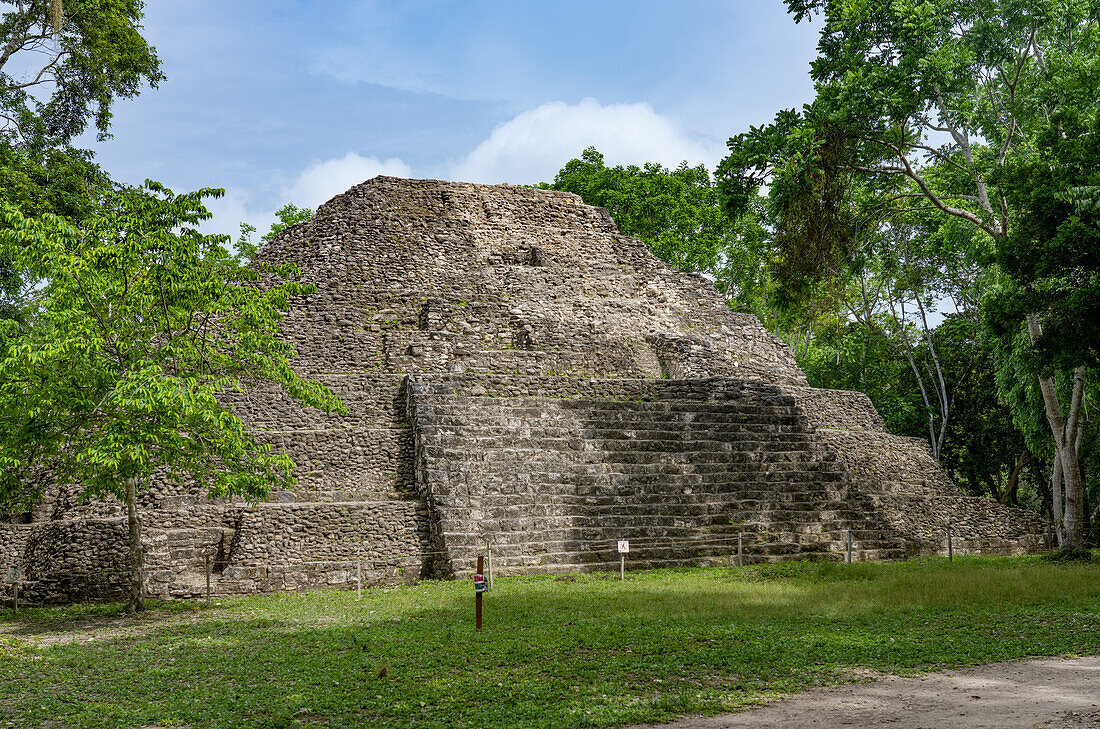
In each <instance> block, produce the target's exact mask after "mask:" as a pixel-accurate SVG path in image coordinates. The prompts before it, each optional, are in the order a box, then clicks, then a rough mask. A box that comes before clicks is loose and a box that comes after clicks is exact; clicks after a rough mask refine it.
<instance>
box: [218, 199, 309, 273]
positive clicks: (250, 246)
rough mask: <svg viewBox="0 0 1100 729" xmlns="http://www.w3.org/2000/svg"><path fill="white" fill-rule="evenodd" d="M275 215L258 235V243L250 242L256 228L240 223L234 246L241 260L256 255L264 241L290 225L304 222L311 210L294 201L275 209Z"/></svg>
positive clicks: (251, 258)
mask: <svg viewBox="0 0 1100 729" xmlns="http://www.w3.org/2000/svg"><path fill="white" fill-rule="evenodd" d="M275 217H276V220H275V222H274V223H272V224H271V228H270V229H269V230H268V231H267V232H266V233H264V234H263V235H262V236H261V237H260V243H259V245H257V244H255V243H253V242H252V234H253V233H255V232H256V228H255V227H254V226H252V225H249V224H248V223H241V234H240V236H239V237H238V238H237V242H236V246H235V247H236V249H237V254H238V255H239V256H240V258H241V260H242V261H244V262H246V263H247V262H249V261H252V260H253V259H254V258H255V257H256V252H257V251H258V250H259V249H260V246H262V245H263V244H264V243H267V242H269V241H270V240H271V239H272V238H274V237H275V236H276V235H278V234H279V233H282V232H283V231H284V230H286V229H287V228H289V227H290V226H292V225H297V224H298V223H304V222H306V221H307V220H309V219H310V218H312V217H313V210H311V209H309V208H300V207H298V206H297V205H295V204H294V203H287V204H286V205H284V206H282V207H281V208H279V209H278V210H276V211H275Z"/></svg>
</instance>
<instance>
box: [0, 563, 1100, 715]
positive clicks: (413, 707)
mask: <svg viewBox="0 0 1100 729" xmlns="http://www.w3.org/2000/svg"><path fill="white" fill-rule="evenodd" d="M473 602H474V597H473V588H472V586H471V583H470V582H468V581H463V582H424V583H421V584H419V585H416V586H409V587H401V588H393V589H389V590H383V589H372V590H369V591H364V593H363V600H362V602H356V600H355V593H354V592H314V593H307V594H301V595H299V594H280V595H268V596H261V597H248V598H235V599H223V600H219V601H216V602H215V604H213V605H211V606H209V607H207V606H205V605H202V604H199V603H191V604H188V603H160V604H154V605H153V606H152V609H151V610H150V611H149V612H148V613H147V614H145V615H143V616H140V617H136V618H134V617H128V616H125V615H123V614H121V613H120V612H119V608H118V607H117V606H106V605H80V606H73V607H65V608H40V609H33V610H26V611H21V612H20V614H19V615H18V616H13V615H12V613H11V611H10V610H9V611H6V612H4V613H2V614H0V726H4V725H5V724H6V725H7V726H15V727H22V726H34V727H38V726H49V727H56V728H60V727H139V726H165V727H167V726H188V727H195V728H197V727H232V728H233V729H244V728H245V727H284V726H300V725H311V724H312V725H329V726H386V727H411V726H417V727H437V726H438V727H443V726H448V727H452V726H509V727H555V729H560V728H564V727H595V726H609V725H615V724H623V723H629V722H640V721H657V720H662V719H668V718H670V717H673V716H676V715H680V714H686V713H693V712H705V713H715V712H721V711H728V710H732V709H736V708H738V707H743V706H745V705H748V704H752V703H757V702H760V701H762V700H765V699H767V698H768V697H771V696H774V695H776V694H778V693H782V692H789V691H794V690H797V689H801V688H806V687H808V686H812V685H818V684H822V683H830V682H837V681H845V680H851V679H852V678H854V677H857V676H859V675H865V674H866V672H867V670H868V669H869V670H873V671H884V672H901V673H912V672H917V671H923V670H928V669H931V668H936V667H943V666H959V665H964V664H975V663H985V662H990V661H1001V660H1008V659H1014V658H1022V657H1025V656H1038V655H1086V654H1097V653H1100V565H1097V564H1096V563H1095V562H1094V563H1093V564H1091V565H1090V564H1055V563H1050V562H1045V561H1041V560H1039V559H1037V558H978V557H974V558H964V559H958V560H956V561H955V562H954V563H951V564H949V563H948V562H946V561H945V560H941V559H931V560H920V561H912V562H900V563H885V564H869V563H860V564H854V565H845V564H834V563H800V564H787V565H760V566H754V567H745V568H741V569H738V568H734V569H717V568H716V569H692V570H656V571H652V572H635V573H630V574H628V576H627V580H626V582H619V580H618V575H617V574H614V575H611V574H604V575H578V576H570V577H568V578H566V579H561V578H557V579H555V578H552V577H512V578H503V579H498V580H497V581H496V585H495V589H494V590H493V591H492V592H490V593H489V594H488V595H487V596H486V598H485V628H484V630H483V632H482V633H481V634H475V633H474V631H473Z"/></svg>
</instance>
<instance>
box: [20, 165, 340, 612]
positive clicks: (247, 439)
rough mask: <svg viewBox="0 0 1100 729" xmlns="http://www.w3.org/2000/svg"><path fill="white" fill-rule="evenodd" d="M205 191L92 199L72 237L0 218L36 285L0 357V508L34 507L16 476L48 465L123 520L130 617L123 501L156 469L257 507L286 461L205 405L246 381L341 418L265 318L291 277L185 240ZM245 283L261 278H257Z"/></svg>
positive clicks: (135, 519) (279, 306) (203, 240)
mask: <svg viewBox="0 0 1100 729" xmlns="http://www.w3.org/2000/svg"><path fill="white" fill-rule="evenodd" d="M220 193H221V191H218V190H200V191H198V192H196V193H190V194H185V195H174V194H173V193H172V192H171V191H169V190H167V189H165V188H164V187H162V186H160V185H158V184H155V183H151V182H147V183H146V186H145V187H144V188H142V189H123V190H120V191H118V192H116V193H113V194H111V195H110V196H108V197H107V198H106V199H104V200H103V202H102V208H101V212H99V213H97V214H95V215H91V216H87V217H85V219H84V220H83V222H82V224H81V226H80V227H76V226H74V225H72V224H70V223H69V222H67V221H65V220H64V219H63V218H61V217H59V216H56V215H51V214H44V215H42V216H40V217H38V218H27V217H26V216H24V215H22V214H21V213H19V212H18V211H17V210H15V209H14V208H12V207H11V206H7V207H6V208H5V209H4V211H3V222H4V226H3V230H2V231H0V251H2V252H3V253H4V254H6V255H7V256H8V257H10V259H11V260H13V261H14V262H15V264H16V265H17V266H19V267H20V269H21V270H23V271H25V272H26V273H27V274H29V275H30V276H32V277H33V278H34V279H35V280H36V281H37V282H38V287H37V288H36V290H35V295H34V298H33V300H32V302H31V306H30V308H29V310H28V312H27V316H26V318H25V320H24V321H22V322H16V321H7V322H3V323H2V324H0V326H2V327H3V329H4V335H3V336H4V337H5V338H6V340H7V346H6V347H5V348H4V351H3V352H2V353H0V416H2V417H3V421H4V423H5V428H4V430H3V431H0V500H3V501H6V502H7V503H9V504H13V503H17V502H22V503H28V502H33V501H34V500H36V499H38V498H40V497H41V495H42V494H41V493H40V488H41V487H40V486H36V485H35V484H36V483H39V482H36V481H34V480H30V479H28V478H26V477H27V474H28V473H29V472H31V471H32V470H33V469H35V468H42V467H49V468H50V469H52V470H53V472H54V473H55V475H56V477H57V479H58V480H60V481H61V482H62V483H76V484H79V485H81V486H82V487H83V488H84V489H85V492H86V493H87V494H88V495H91V496H105V495H108V494H111V495H114V496H116V497H118V498H119V499H121V500H122V501H123V502H124V503H125V504H126V508H127V514H128V529H129V547H130V592H131V594H130V601H129V606H128V607H129V608H130V609H132V610H141V609H143V603H142V580H143V577H142V568H143V567H142V563H143V555H142V547H141V531H140V530H141V525H140V518H139V515H138V512H137V503H136V494H137V491H138V489H140V488H142V487H143V486H147V485H148V484H149V482H150V479H152V478H153V475H154V472H158V469H161V470H163V472H166V473H167V475H168V477H169V478H172V479H187V478H190V479H194V480H195V482H197V483H199V484H202V485H204V486H205V487H206V489H207V490H208V492H209V494H210V495H211V496H212V497H223V496H227V495H231V494H243V495H246V496H250V497H253V498H259V497H262V496H263V495H265V494H266V493H267V491H268V489H269V488H270V487H271V486H272V485H275V484H285V483H287V482H289V480H290V470H291V468H292V464H291V462H290V460H289V458H288V457H287V456H285V455H273V454H271V453H270V452H269V451H268V447H267V446H262V445H260V444H258V443H257V442H256V440H255V439H254V438H253V436H252V435H251V434H250V433H248V431H247V430H246V429H245V427H244V425H243V424H242V423H241V421H240V420H239V419H238V418H237V417H235V416H234V415H233V414H232V413H231V412H230V411H229V410H228V409H227V408H225V407H223V406H222V405H221V403H220V402H219V399H218V398H219V396H220V395H221V394H223V393H229V392H239V391H243V390H247V389H248V388H249V387H251V386H253V385H255V384H257V383H260V382H265V381H266V382H275V383H278V384H279V385H281V386H282V387H283V388H284V389H285V390H286V391H287V392H288V393H289V394H290V395H291V396H292V397H293V398H294V399H295V400H296V401H297V402H299V403H301V404H305V405H311V406H315V407H320V408H324V409H327V410H333V409H342V405H341V403H340V402H339V400H338V399H337V398H336V397H335V396H333V395H332V394H331V393H329V391H328V390H327V389H326V388H325V387H324V386H322V385H321V384H319V383H316V382H312V381H309V380H305V379H303V378H301V377H299V376H298V375H296V374H295V373H294V371H293V370H292V369H291V366H290V361H289V360H290V358H291V357H292V356H293V351H292V349H291V347H290V345H288V344H286V343H284V342H282V341H280V340H279V338H278V336H277V335H278V329H279V322H280V320H281V315H280V313H279V312H280V311H282V310H285V309H286V307H287V305H288V300H289V298H290V297H291V296H294V295H298V294H303V293H309V292H310V290H311V289H310V287H307V286H304V285H302V284H300V283H297V282H295V281H294V280H293V277H294V274H295V271H294V270H293V268H292V267H266V268H264V267H261V268H260V269H257V270H253V269H250V268H246V267H243V266H241V265H240V264H239V263H238V262H237V261H236V259H234V258H233V257H232V256H230V255H229V253H228V252H227V251H226V250H225V248H224V247H223V243H225V242H226V238H225V237H224V236H204V235H201V234H199V233H198V232H197V231H196V230H195V229H194V227H193V226H194V225H196V224H197V223H198V222H199V221H201V220H204V219H207V218H209V213H208V212H207V211H206V209H205V208H204V207H203V205H202V198H203V197H205V196H212V195H218V194H220ZM261 274H263V276H264V278H262V279H261Z"/></svg>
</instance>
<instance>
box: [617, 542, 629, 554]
mask: <svg viewBox="0 0 1100 729" xmlns="http://www.w3.org/2000/svg"><path fill="white" fill-rule="evenodd" d="M629 551H630V542H628V541H627V540H625V539H620V540H619V552H620V553H621V554H626V553H627V552H629Z"/></svg>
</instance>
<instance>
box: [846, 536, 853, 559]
mask: <svg viewBox="0 0 1100 729" xmlns="http://www.w3.org/2000/svg"><path fill="white" fill-rule="evenodd" d="M847 541H848V558H847V559H848V564H851V563H852V530H851V529H849V530H848V539H847Z"/></svg>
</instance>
